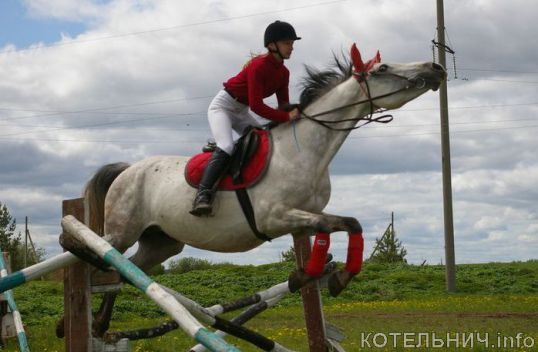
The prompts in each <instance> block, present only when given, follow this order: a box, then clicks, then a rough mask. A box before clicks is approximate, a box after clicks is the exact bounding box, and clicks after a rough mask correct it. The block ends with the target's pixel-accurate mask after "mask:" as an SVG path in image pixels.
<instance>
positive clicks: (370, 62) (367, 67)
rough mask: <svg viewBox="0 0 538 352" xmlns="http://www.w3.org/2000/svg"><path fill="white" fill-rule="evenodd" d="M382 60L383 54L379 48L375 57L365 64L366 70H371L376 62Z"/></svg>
mask: <svg viewBox="0 0 538 352" xmlns="http://www.w3.org/2000/svg"><path fill="white" fill-rule="evenodd" d="M380 62H381V54H380V53H379V50H378V51H377V53H376V54H375V56H374V57H373V58H371V59H370V60H369V61H368V62H367V63H366V64H365V65H364V66H365V70H366V71H370V70H371V69H372V67H374V65H375V64H377V63H380Z"/></svg>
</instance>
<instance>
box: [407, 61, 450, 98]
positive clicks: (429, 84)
mask: <svg viewBox="0 0 538 352" xmlns="http://www.w3.org/2000/svg"><path fill="white" fill-rule="evenodd" d="M428 68H429V70H427V71H424V72H421V73H419V74H418V75H416V76H415V77H413V78H411V79H410V81H411V82H412V83H413V84H414V85H415V88H417V89H423V88H430V89H432V90H433V91H436V90H437V89H439V86H440V85H441V82H442V81H443V80H445V79H446V71H445V69H444V68H443V66H441V65H439V64H436V63H434V62H432V63H430V67H428Z"/></svg>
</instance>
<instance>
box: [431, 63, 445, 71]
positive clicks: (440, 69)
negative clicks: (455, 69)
mask: <svg viewBox="0 0 538 352" xmlns="http://www.w3.org/2000/svg"><path fill="white" fill-rule="evenodd" d="M432 68H433V69H434V70H435V71H443V72H444V71H445V69H444V68H443V66H441V65H439V64H436V63H435V62H434V63H432Z"/></svg>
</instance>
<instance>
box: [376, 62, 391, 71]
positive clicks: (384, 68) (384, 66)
mask: <svg viewBox="0 0 538 352" xmlns="http://www.w3.org/2000/svg"><path fill="white" fill-rule="evenodd" d="M388 69H389V66H388V65H385V64H383V65H381V66H379V68H378V69H377V72H386V71H387V70H388Z"/></svg>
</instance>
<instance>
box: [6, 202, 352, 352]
mask: <svg viewBox="0 0 538 352" xmlns="http://www.w3.org/2000/svg"><path fill="white" fill-rule="evenodd" d="M66 202H67V203H66ZM70 212H75V213H78V217H79V218H82V220H84V218H86V216H85V215H87V214H85V211H84V206H83V200H82V199H77V200H71V201H64V218H63V219H62V227H63V229H64V233H68V234H70V235H72V236H74V237H75V238H76V239H78V240H79V241H80V242H82V243H84V244H85V245H86V246H87V247H88V248H90V249H91V250H92V251H93V252H95V254H97V255H99V256H100V257H101V258H102V259H103V260H104V261H105V262H106V263H107V264H109V265H111V266H112V267H114V268H115V269H116V270H117V271H118V272H119V273H120V274H121V275H122V276H123V277H124V279H126V280H127V281H128V282H129V283H131V284H132V285H133V286H135V287H137V288H138V289H140V290H142V291H143V292H145V293H146V294H147V295H148V296H149V297H150V298H152V299H153V300H154V301H155V302H156V303H157V304H158V305H159V306H160V307H161V308H162V309H163V310H164V311H165V312H166V313H168V314H169V315H170V316H171V317H172V318H173V319H174V320H173V321H169V322H165V323H163V324H162V325H161V326H159V327H157V328H152V329H143V330H138V331H131V332H108V333H107V334H106V335H105V340H107V341H112V342H117V341H120V340H121V339H124V338H129V339H133V340H134V339H137V338H147V337H155V336H159V335H162V334H163V333H165V332H167V331H170V330H172V329H174V328H178V327H179V328H181V329H183V330H184V331H185V332H186V333H187V334H188V335H189V336H191V337H193V338H194V339H195V340H196V341H197V342H199V344H198V345H196V346H194V347H192V349H191V350H190V351H191V352H201V351H206V350H207V349H209V350H210V351H214V352H221V351H223V352H224V351H225V352H228V351H238V349H237V348H235V347H233V346H231V345H229V344H227V343H226V342H225V341H224V340H223V339H222V337H223V336H224V335H225V334H226V332H227V333H229V334H232V335H235V336H237V337H239V338H241V339H244V340H245V341H248V342H250V343H252V344H254V345H255V346H257V347H259V348H260V349H261V350H265V351H275V352H278V351H291V350H289V349H287V348H285V347H283V346H281V345H279V344H278V343H276V342H274V341H272V340H270V339H267V338H266V337H264V336H262V335H260V334H258V333H256V332H253V331H251V330H249V329H247V328H244V327H242V326H241V325H242V324H243V323H245V322H246V321H248V320H249V319H251V318H252V317H254V316H255V315H257V314H259V313H260V312H262V311H264V310H265V309H267V308H268V307H271V306H273V305H275V304H276V303H278V301H279V300H280V299H282V297H284V295H285V294H287V293H289V288H288V283H287V282H283V283H281V284H278V285H275V286H273V287H271V288H269V289H267V290H265V291H261V292H258V293H256V294H254V295H251V296H248V297H245V298H242V299H240V300H237V301H235V302H230V303H225V304H217V305H215V306H212V307H209V308H203V307H202V306H200V305H199V304H198V303H196V302H194V301H192V300H190V299H188V298H187V297H184V296H182V295H181V294H179V293H177V292H175V291H173V290H171V289H169V288H166V287H164V286H161V285H159V284H158V283H156V282H154V281H153V280H152V279H151V278H149V277H148V276H147V275H146V274H145V273H144V272H142V271H141V270H140V269H139V268H138V267H136V266H135V265H134V264H132V263H131V262H130V261H129V260H128V259H127V258H125V257H124V256H123V255H122V254H120V253H119V252H118V251H116V250H115V249H114V248H113V247H112V246H111V245H110V244H109V243H108V242H106V241H105V240H103V239H102V238H101V237H99V236H98V235H97V234H95V233H94V232H93V231H92V230H90V229H89V228H88V227H87V226H86V225H84V224H83V223H82V222H81V221H79V220H77V219H76V218H75V217H74V216H72V215H67V214H66V213H70ZM306 240H307V242H308V243H302V244H301V243H297V242H295V249H296V256H297V264H298V266H301V265H302V264H303V263H304V262H305V261H306V260H307V259H308V256H309V254H310V253H309V251H310V243H309V240H308V238H306ZM331 264H332V263H330V264H329V265H328V268H327V270H329V271H331V270H334V267H331ZM67 266H69V268H66V271H65V272H66V273H65V278H66V282H65V283H66V288H65V298H66V316H65V322H64V323H65V326H66V351H77V352H82V351H93V350H95V349H92V337H91V308H90V307H89V302H90V299H89V297H87V296H91V292H90V290H89V289H88V288H89V286H90V285H89V275H88V273H89V271H88V267H89V265H88V264H86V263H82V262H79V260H78V258H77V257H75V256H74V255H73V254H71V253H69V252H65V253H63V254H60V255H58V256H56V257H53V258H50V259H48V260H46V261H44V262H41V263H39V264H36V265H34V266H31V267H29V268H26V269H23V270H21V271H19V272H16V273H13V274H10V275H7V276H6V277H5V278H2V279H0V292H3V291H5V290H8V289H11V288H13V287H16V286H19V285H21V284H23V283H25V282H27V281H30V280H33V279H36V278H38V277H41V276H43V275H44V274H47V273H49V272H52V271H55V270H57V269H59V268H64V267H67ZM73 269H75V270H79V273H80V270H83V271H85V275H82V276H77V277H78V278H81V279H82V285H80V283H79V284H78V289H77V284H76V283H74V282H73V281H74V280H73V278H74V276H75V275H76V274H75V273H74V272H73V271H72V270H73ZM79 281H80V280H79ZM326 281H327V276H324V277H323V278H322V279H320V280H319V281H315V282H313V283H311V284H309V285H307V286H310V287H306V288H302V289H301V290H302V295H303V304H304V307H305V318H306V322H307V330H308V335H309V347H310V351H311V352H314V351H315V352H317V351H324V352H326V351H329V350H330V351H343V349H342V348H341V347H340V345H339V344H338V341H341V339H342V335H341V334H340V333H339V332H338V330H337V329H336V328H334V327H331V326H330V325H327V326H326V324H325V321H324V319H323V312H322V310H321V309H320V308H321V301H320V300H319V287H320V286H326ZM67 286H70V287H69V288H68V287H67ZM77 293H78V295H77ZM316 298H317V303H318V304H319V305H317V307H316V304H315V303H316ZM68 299H69V302H68V301H67V300H68ZM73 300H74V301H73ZM81 302H82V305H81V306H79V308H85V309H82V310H80V309H71V313H69V312H68V311H67V304H68V303H69V305H73V304H77V303H81ZM312 302H313V303H314V304H312ZM84 306H85V307H84ZM248 306H251V307H250V308H248V309H247V310H245V311H244V312H242V313H241V314H240V315H239V316H237V317H236V318H234V319H232V320H230V321H227V320H224V319H222V318H219V317H218V315H219V314H222V313H225V312H230V311H235V310H238V309H242V308H245V307H248ZM317 308H319V309H317ZM70 315H71V316H70ZM313 317H317V318H316V319H317V321H313V319H312V318H313ZM77 319H78V320H77ZM198 320H200V321H202V322H204V323H205V324H207V325H210V326H212V327H214V328H216V329H217V330H222V331H217V332H216V333H213V332H211V331H209V330H208V329H207V328H205V327H204V326H203V325H202V324H201V323H200V322H199V321H198ZM309 320H310V321H309ZM75 322H76V324H74V323H75ZM315 323H317V325H318V327H316V326H315V325H316V324H315ZM81 326H82V328H83V330H85V332H84V331H80V327H81ZM319 326H321V329H322V330H321V331H320V330H319ZM73 328H74V329H73ZM316 328H317V329H318V330H317V331H320V333H317V332H316ZM77 329H78V330H79V331H77ZM223 331H226V332H223ZM327 332H329V335H330V336H329V338H327V337H326V334H327ZM84 333H85V335H84ZM81 336H84V338H80V337H81ZM320 340H321V341H320ZM73 343H74V345H73ZM77 344H78V346H77ZM81 346H82V348H81ZM21 350H22V349H21Z"/></svg>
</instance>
